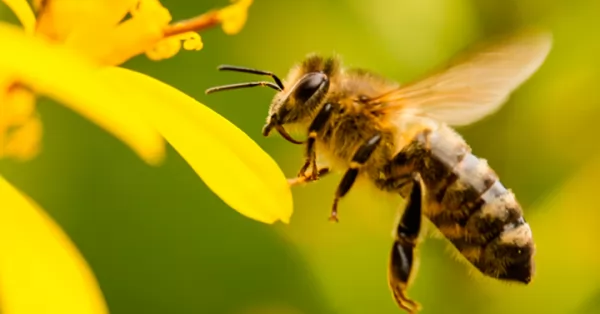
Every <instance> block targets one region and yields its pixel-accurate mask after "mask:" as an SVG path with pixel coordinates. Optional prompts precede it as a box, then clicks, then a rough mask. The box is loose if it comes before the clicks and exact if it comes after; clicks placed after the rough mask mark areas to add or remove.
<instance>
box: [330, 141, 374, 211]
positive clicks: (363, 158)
mask: <svg viewBox="0 0 600 314" xmlns="http://www.w3.org/2000/svg"><path fill="white" fill-rule="evenodd" d="M380 141H381V135H380V134H377V135H375V136H373V137H371V138H370V139H369V140H368V141H367V142H366V143H365V144H363V145H362V146H360V147H359V148H358V150H357V151H356V153H354V156H353V157H352V162H351V163H350V169H348V170H346V173H345V174H344V177H343V178H342V181H341V182H340V184H339V185H338V187H337V190H336V192H335V198H334V199H333V206H332V208H331V215H330V216H329V220H331V221H336V222H337V221H338V218H337V215H338V211H337V207H338V203H339V201H340V199H341V198H342V197H344V196H345V195H346V194H347V193H348V191H350V188H352V185H354V182H355V181H356V178H357V177H358V172H359V170H360V167H361V166H362V165H364V164H365V163H366V162H367V160H369V158H370V157H371V154H373V152H374V151H375V149H376V148H377V145H378V144H379V142H380Z"/></svg>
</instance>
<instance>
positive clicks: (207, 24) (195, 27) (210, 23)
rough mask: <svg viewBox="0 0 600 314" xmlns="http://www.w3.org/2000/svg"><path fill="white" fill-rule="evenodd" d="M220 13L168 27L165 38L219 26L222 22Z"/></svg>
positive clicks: (198, 17) (201, 16) (205, 14)
mask: <svg viewBox="0 0 600 314" xmlns="http://www.w3.org/2000/svg"><path fill="white" fill-rule="evenodd" d="M218 12H219V11H211V12H207V13H204V14H202V15H200V16H197V17H194V18H191V19H188V20H183V21H180V22H177V23H174V24H171V25H169V26H167V27H166V28H165V30H164V34H165V37H169V36H173V35H179V34H183V33H187V32H198V31H203V30H205V29H208V28H211V27H214V26H216V25H218V24H219V23H220V22H221V20H220V19H219V15H218Z"/></svg>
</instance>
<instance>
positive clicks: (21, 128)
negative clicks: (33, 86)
mask: <svg viewBox="0 0 600 314" xmlns="http://www.w3.org/2000/svg"><path fill="white" fill-rule="evenodd" d="M0 76H1V75H0ZM0 113H1V114H0V158H3V157H11V158H15V159H18V160H21V161H23V160H28V159H31V158H33V157H35V156H36V155H37V154H38V152H39V149H40V142H41V138H42V122H41V121H40V119H39V117H38V116H37V113H36V112H35V95H34V94H33V93H32V92H31V91H30V90H28V89H26V88H24V87H23V86H20V85H18V84H15V83H14V82H13V81H12V80H10V79H9V77H2V78H0Z"/></svg>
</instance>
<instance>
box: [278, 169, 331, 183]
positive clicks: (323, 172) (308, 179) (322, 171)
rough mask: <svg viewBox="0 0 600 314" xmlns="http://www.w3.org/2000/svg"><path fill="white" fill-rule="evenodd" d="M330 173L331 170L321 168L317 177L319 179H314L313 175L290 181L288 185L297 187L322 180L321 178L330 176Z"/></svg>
mask: <svg viewBox="0 0 600 314" xmlns="http://www.w3.org/2000/svg"><path fill="white" fill-rule="evenodd" d="M329 172H330V170H329V168H321V169H319V174H318V175H317V179H313V176H312V173H311V175H309V176H302V177H296V178H292V179H288V184H289V185H290V186H296V185H299V184H302V183H308V182H312V181H315V180H318V179H320V178H321V177H323V176H324V175H326V174H328V173H329Z"/></svg>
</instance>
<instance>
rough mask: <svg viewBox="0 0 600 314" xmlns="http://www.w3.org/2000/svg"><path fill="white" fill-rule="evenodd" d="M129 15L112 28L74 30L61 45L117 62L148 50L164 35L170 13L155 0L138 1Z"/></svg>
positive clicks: (104, 61)
mask: <svg viewBox="0 0 600 314" xmlns="http://www.w3.org/2000/svg"><path fill="white" fill-rule="evenodd" d="M131 14H132V18H130V19H128V20H126V21H124V22H123V23H120V24H119V25H117V26H115V27H95V26H94V27H93V28H82V29H77V30H75V31H74V32H72V34H71V35H70V36H69V38H68V39H66V40H65V45H67V46H69V47H72V48H73V49H76V50H78V51H80V52H81V53H82V54H84V55H86V56H88V57H89V58H91V59H94V60H95V61H96V62H98V63H99V64H103V65H119V64H122V63H124V62H125V61H127V60H129V59H130V58H132V57H134V56H136V55H139V54H141V53H143V52H145V51H147V50H149V49H151V48H152V47H153V46H154V45H156V43H158V42H159V41H161V40H162V39H163V37H164V32H163V30H164V28H165V27H166V26H167V25H168V24H169V22H170V21H171V14H170V13H169V11H168V10H167V9H165V8H164V7H162V6H161V5H160V3H158V2H157V1H155V0H144V1H142V2H140V6H139V8H138V9H137V10H134V11H132V12H131Z"/></svg>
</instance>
